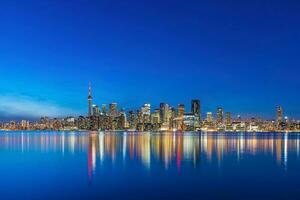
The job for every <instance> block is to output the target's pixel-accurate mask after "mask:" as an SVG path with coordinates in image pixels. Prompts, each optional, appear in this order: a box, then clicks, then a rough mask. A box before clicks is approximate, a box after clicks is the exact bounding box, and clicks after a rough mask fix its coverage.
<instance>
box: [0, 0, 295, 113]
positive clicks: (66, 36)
mask: <svg viewBox="0 0 300 200" xmlns="http://www.w3.org/2000/svg"><path fill="white" fill-rule="evenodd" d="M299 10H300V2H299V1H297V0H295V1H289V0H282V1H277V0H243V1H241V0H228V1H226V0H219V1H216V0H205V1H201V0H199V1H189V0H185V1H176V0H170V1H167V0H159V1H156V0H149V1H146V0H145V1H141V0H136V1H131V0H126V1H124V0H120V1H114V0H103V1H101V0H98V1H92V0H89V1H87V0H82V1H75V0H73V1H71V0H70V1H61V0H49V1H46V0H43V1H41V0H36V1H31V0H26V1H19V0H16V1H14V0H9V1H1V3H0V25H1V31H0V69H1V70H0V73H1V79H0V119H4V118H10V117H11V118H12V117H38V116H40V115H50V116H61V115H67V114H86V112H87V109H86V107H87V87H88V83H89V81H91V83H92V86H93V96H94V102H95V103H97V104H99V105H101V104H102V103H107V104H108V103H110V102H117V103H118V104H119V107H124V108H126V109H130V108H138V107H139V106H141V105H142V104H143V103H147V102H150V103H151V105H152V107H158V105H159V103H160V102H168V103H170V104H171V105H174V106H176V105H177V104H178V103H185V104H186V105H187V108H188V109H189V107H190V100H191V99H193V98H198V99H200V100H201V104H202V112H203V113H204V112H206V111H213V112H215V110H216V107H217V106H222V107H223V108H224V110H225V111H231V112H232V113H233V114H234V115H236V114H242V115H244V116H257V115H259V116H263V117H269V118H274V115H275V107H276V106H277V105H282V106H283V108H284V111H285V114H286V115H289V116H291V117H294V118H298V119H299V118H300V104H299V102H300V93H299V88H300V80H299V74H300V23H299V22H300V12H299Z"/></svg>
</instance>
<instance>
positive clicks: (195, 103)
mask: <svg viewBox="0 0 300 200" xmlns="http://www.w3.org/2000/svg"><path fill="white" fill-rule="evenodd" d="M191 112H192V114H193V115H195V116H196V117H197V118H198V119H199V121H200V119H201V109H200V100H198V99H194V100H192V104H191Z"/></svg>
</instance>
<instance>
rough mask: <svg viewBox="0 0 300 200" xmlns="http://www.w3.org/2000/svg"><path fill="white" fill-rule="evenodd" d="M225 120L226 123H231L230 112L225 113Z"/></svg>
mask: <svg viewBox="0 0 300 200" xmlns="http://www.w3.org/2000/svg"><path fill="white" fill-rule="evenodd" d="M225 120H226V125H231V113H230V112H226V113H225Z"/></svg>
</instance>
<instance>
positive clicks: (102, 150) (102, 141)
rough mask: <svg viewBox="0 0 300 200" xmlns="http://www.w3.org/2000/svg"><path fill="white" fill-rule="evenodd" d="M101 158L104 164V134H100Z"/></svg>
mask: <svg viewBox="0 0 300 200" xmlns="http://www.w3.org/2000/svg"><path fill="white" fill-rule="evenodd" d="M99 157H100V161H101V163H102V162H103V159H104V134H103V133H100V134H99Z"/></svg>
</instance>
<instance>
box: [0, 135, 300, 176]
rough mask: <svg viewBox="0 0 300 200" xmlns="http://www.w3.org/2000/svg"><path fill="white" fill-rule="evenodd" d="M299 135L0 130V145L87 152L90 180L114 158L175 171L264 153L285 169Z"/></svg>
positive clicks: (41, 149)
mask: <svg viewBox="0 0 300 200" xmlns="http://www.w3.org/2000/svg"><path fill="white" fill-rule="evenodd" d="M299 137H300V136H299V134H275V133H274V134H273V133H268V134H267V133H264V134H258V133H257V134H254V133H253V134H249V133H247V134H242V133H241V134H232V133H230V134H229V133H228V134H198V133H185V134H182V133H174V134H173V133H163V134H150V133H142V134H136V133H135V134H134V133H126V132H125V133H106V134H103V133H101V134H98V133H95V132H86V133H83V132H81V133H80V132H49V133H45V132H40V133H30V132H17V133H9V132H8V133H2V134H1V137H0V145H1V148H4V149H6V150H21V151H22V152H27V151H32V150H36V151H41V152H49V151H54V152H57V153H59V152H60V153H62V154H64V153H65V152H66V151H67V152H68V153H72V154H75V153H76V152H78V151H79V152H86V153H87V157H88V159H87V160H88V163H87V165H88V175H89V177H90V178H91V177H92V175H93V172H94V171H95V169H96V165H97V164H101V163H103V162H104V161H109V162H111V163H112V164H114V163H115V161H116V159H122V160H124V162H126V161H128V160H129V161H130V160H137V161H138V162H139V163H140V164H141V165H143V166H144V167H145V168H147V169H150V168H151V162H160V163H162V166H163V167H164V168H165V169H168V168H169V166H170V165H171V164H173V163H175V165H176V167H177V169H178V170H179V171H180V169H181V164H182V162H190V163H192V164H193V166H194V167H197V165H200V160H201V159H206V160H207V161H208V162H209V161H212V160H213V159H216V160H217V161H218V163H219V164H222V160H223V159H224V158H226V156H227V155H230V156H235V159H236V160H239V159H242V158H243V156H244V155H256V154H268V155H271V156H273V157H274V159H276V161H277V163H278V164H279V165H282V166H284V167H285V168H287V163H288V154H289V152H296V154H297V156H299Z"/></svg>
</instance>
